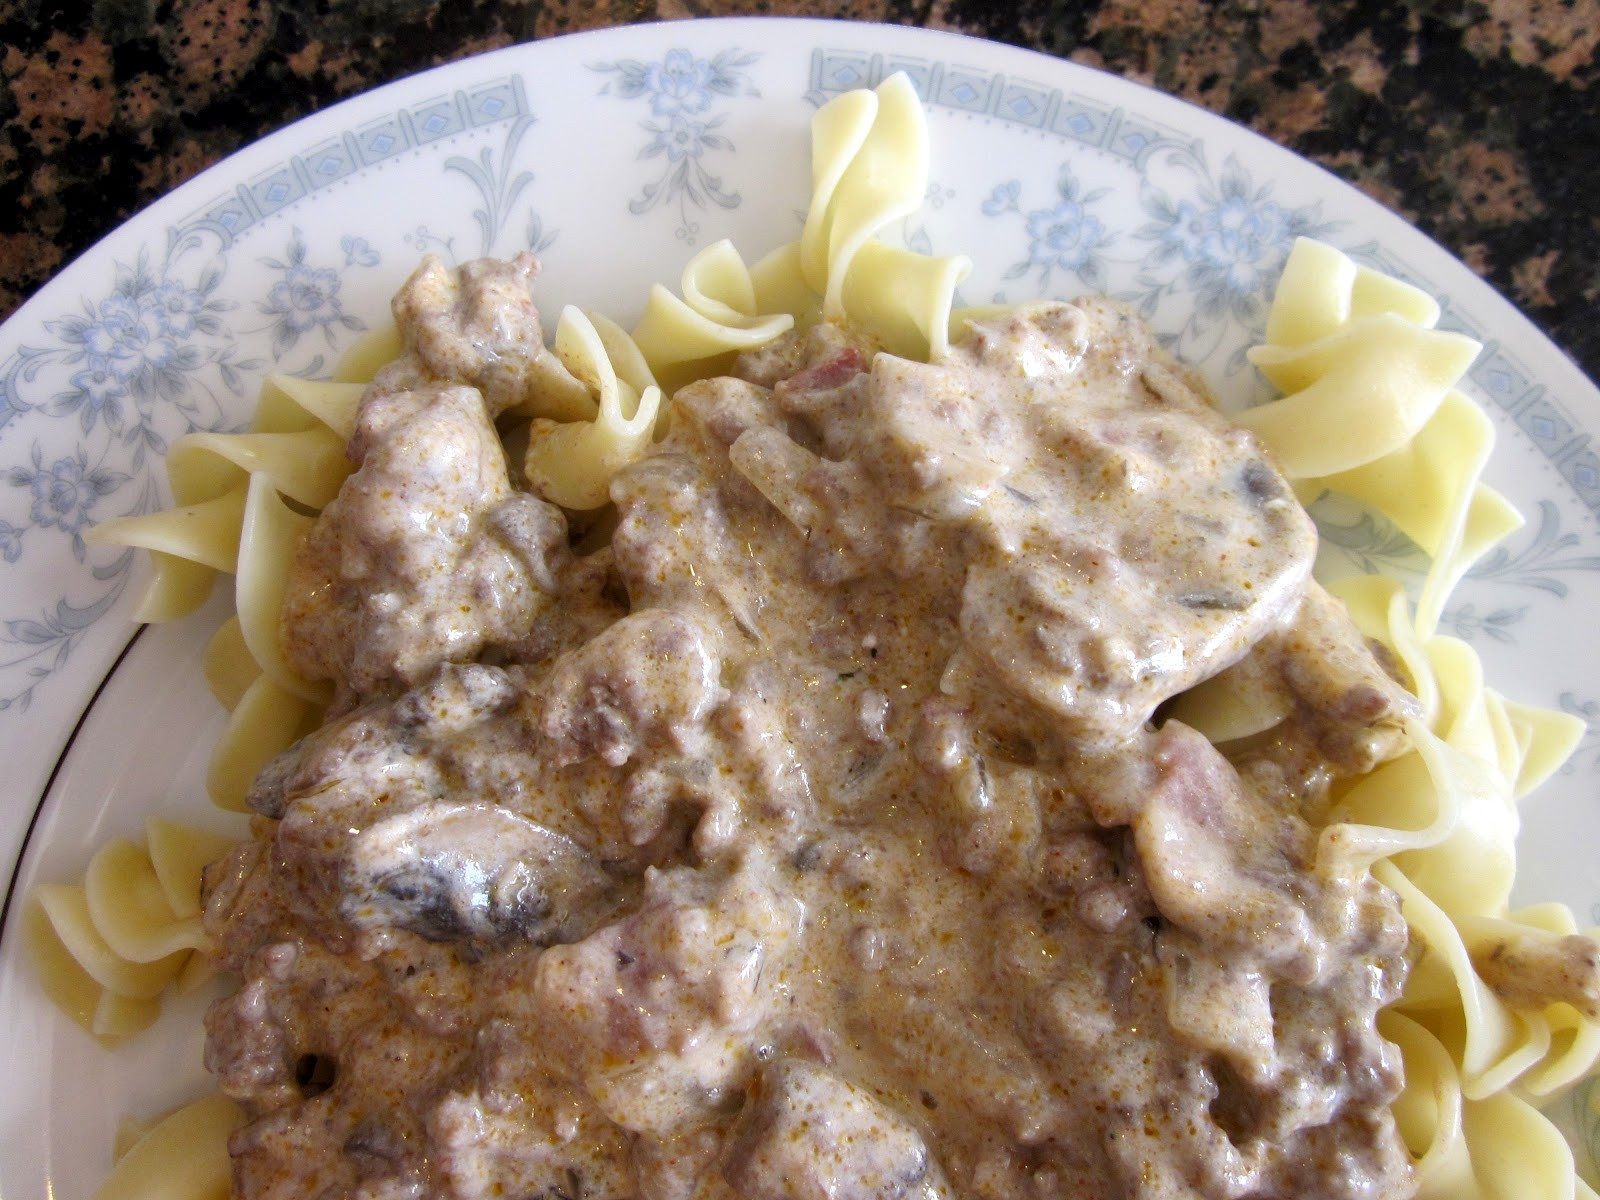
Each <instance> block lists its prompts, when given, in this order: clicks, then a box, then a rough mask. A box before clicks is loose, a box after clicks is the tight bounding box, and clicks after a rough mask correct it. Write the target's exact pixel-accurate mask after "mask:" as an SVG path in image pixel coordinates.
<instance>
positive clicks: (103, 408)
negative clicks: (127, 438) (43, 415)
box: [53, 358, 128, 433]
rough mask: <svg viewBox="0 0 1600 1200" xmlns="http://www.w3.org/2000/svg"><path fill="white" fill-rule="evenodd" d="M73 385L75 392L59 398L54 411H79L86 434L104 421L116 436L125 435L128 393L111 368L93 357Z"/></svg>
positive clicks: (79, 420) (76, 376)
mask: <svg viewBox="0 0 1600 1200" xmlns="http://www.w3.org/2000/svg"><path fill="white" fill-rule="evenodd" d="M71 382H72V388H73V390H72V391H70V392H68V393H66V394H65V395H63V396H59V397H57V399H56V401H55V404H54V406H53V410H54V411H55V412H59V413H63V414H64V413H70V412H76V413H77V414H78V422H79V424H80V425H82V427H83V431H84V432H85V433H88V432H89V431H90V430H91V429H93V428H94V424H95V422H96V421H98V420H100V419H102V418H104V420H105V423H106V427H107V428H108V429H110V430H111V431H112V432H113V433H121V432H122V413H123V406H122V402H123V401H124V400H125V399H127V395H128V392H127V389H126V388H125V387H124V386H123V384H122V381H121V380H120V379H118V378H117V376H116V374H115V373H114V372H112V370H111V368H110V366H109V365H108V364H106V363H105V362H104V361H102V360H100V359H98V358H90V359H89V362H88V365H87V366H85V367H84V369H83V370H81V371H79V372H77V373H76V374H75V375H73V376H72V381H71Z"/></svg>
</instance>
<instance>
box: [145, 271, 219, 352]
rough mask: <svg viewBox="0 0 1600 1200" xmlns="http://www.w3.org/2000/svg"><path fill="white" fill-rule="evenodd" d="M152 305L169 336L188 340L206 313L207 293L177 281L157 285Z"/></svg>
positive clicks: (152, 297)
mask: <svg viewBox="0 0 1600 1200" xmlns="http://www.w3.org/2000/svg"><path fill="white" fill-rule="evenodd" d="M150 303H151V304H152V306H153V307H154V308H155V309H156V310H157V311H158V312H159V313H160V315H161V321H162V326H163V328H164V330H165V331H166V333H167V335H168V336H169V337H174V338H186V337H188V336H189V335H190V334H192V333H193V332H194V331H195V329H196V328H197V327H198V326H199V324H200V322H201V321H202V320H203V319H204V318H203V314H204V313H205V312H206V297H205V293H204V292H201V291H200V290H199V289H197V288H192V287H187V286H185V285H184V284H182V283H180V282H178V281H177V280H175V279H169V280H166V281H165V282H163V283H161V284H159V285H157V287H156V289H155V291H154V293H153V294H152V295H151V298H150Z"/></svg>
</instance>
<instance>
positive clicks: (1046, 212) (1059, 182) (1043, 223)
mask: <svg viewBox="0 0 1600 1200" xmlns="http://www.w3.org/2000/svg"><path fill="white" fill-rule="evenodd" d="M1104 195H1105V192H1104V190H1098V191H1093V192H1089V193H1087V194H1086V193H1085V192H1084V191H1083V188H1082V186H1081V185H1080V184H1079V183H1078V180H1077V178H1076V177H1075V176H1074V175H1073V174H1072V170H1071V168H1070V167H1069V166H1068V165H1067V164H1065V163H1063V164H1062V166H1061V170H1060V172H1059V173H1058V175H1057V176H1056V203H1055V207H1053V208H1035V209H1032V210H1030V211H1029V212H1028V213H1027V215H1026V216H1024V217H1023V218H1022V223H1023V229H1024V232H1025V233H1026V234H1027V237H1028V257H1027V258H1025V259H1022V260H1021V261H1019V262H1016V263H1013V264H1012V265H1011V267H1010V268H1009V269H1008V270H1007V271H1006V273H1005V275H1004V278H1006V279H1020V278H1021V277H1022V276H1024V275H1026V274H1028V273H1029V272H1030V271H1036V272H1038V276H1039V279H1038V287H1039V290H1040V292H1041V294H1042V293H1043V292H1044V291H1045V289H1047V288H1048V287H1049V286H1050V277H1051V276H1052V275H1053V274H1054V273H1055V272H1056V271H1066V272H1068V273H1069V274H1072V275H1076V276H1077V277H1078V278H1079V279H1081V280H1083V281H1084V282H1085V283H1088V284H1089V285H1091V286H1093V287H1099V286H1102V284H1103V282H1104V279H1105V264H1104V262H1103V261H1102V258H1101V255H1100V250H1101V249H1102V248H1103V247H1105V246H1106V245H1108V244H1109V243H1110V241H1111V235H1110V233H1109V232H1108V231H1107V229H1106V226H1105V223H1104V222H1103V221H1101V220H1100V218H1099V217H1097V216H1095V215H1094V214H1093V213H1091V212H1090V211H1089V206H1090V205H1091V204H1093V203H1095V202H1096V201H1097V200H1099V199H1100V198H1101V197H1103V196H1104ZM983 212H984V213H985V215H987V216H991V217H1003V216H1008V215H1009V214H1011V213H1017V214H1018V215H1021V214H1022V185H1021V184H1020V183H1019V182H1017V181H1016V180H1014V179H1013V180H1009V181H1007V182H1005V183H1002V184H999V185H998V186H997V187H995V189H994V190H993V191H991V192H990V193H989V198H988V199H987V200H985V201H984V202H983Z"/></svg>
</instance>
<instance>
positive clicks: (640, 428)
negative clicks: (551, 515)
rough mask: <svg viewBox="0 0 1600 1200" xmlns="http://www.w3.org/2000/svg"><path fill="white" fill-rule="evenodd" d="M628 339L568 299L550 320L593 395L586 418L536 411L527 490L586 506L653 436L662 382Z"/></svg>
mask: <svg viewBox="0 0 1600 1200" xmlns="http://www.w3.org/2000/svg"><path fill="white" fill-rule="evenodd" d="M633 345H634V343H633V341H632V339H631V338H630V337H629V336H628V334H627V333H626V332H624V331H623V330H622V329H621V328H620V327H618V326H617V325H616V324H615V323H614V322H612V321H609V320H607V319H606V318H603V317H598V318H597V317H596V316H594V315H593V314H586V313H584V312H582V311H580V310H579V309H577V308H574V307H572V306H571V305H569V306H567V307H566V308H564V309H562V311H561V318H560V320H559V322H558V323H557V325H556V338H555V350H556V354H557V356H558V357H559V358H560V359H561V361H562V362H563V363H564V364H565V365H566V367H567V369H568V370H569V371H571V372H572V374H573V375H574V376H575V377H576V378H578V379H581V380H583V381H584V383H585V385H586V386H588V387H589V388H591V389H592V390H593V391H594V392H595V393H596V395H597V396H598V398H599V407H598V411H597V413H596V415H595V418H594V420H592V421H560V422H558V421H551V420H546V419H544V418H536V419H535V420H534V421H533V423H532V425H531V426H530V427H529V430H528V449H527V453H526V455H525V457H524V459H523V473H524V474H525V475H526V476H527V478H528V482H529V484H530V485H531V486H532V487H533V490H534V491H535V492H537V493H538V494H539V495H541V496H543V497H544V498H545V499H546V500H549V501H550V502H551V503H553V504H558V505H560V506H561V507H562V508H569V509H573V510H577V511H587V510H590V509H596V508H600V507H602V506H603V505H605V504H606V503H607V502H608V501H609V500H610V488H611V477H612V476H613V475H615V474H616V473H617V472H618V471H620V470H621V469H622V468H623V467H625V466H627V465H628V464H629V463H630V462H633V461H635V460H636V459H638V458H640V457H641V456H642V455H643V454H644V452H645V450H646V449H648V448H649V446H650V443H651V442H652V441H654V439H655V430H656V420H657V416H658V414H659V413H660V409H661V389H660V387H659V386H657V385H656V383H655V381H654V379H653V378H652V377H651V376H650V374H649V371H648V367H647V365H646V363H645V360H644V358H643V356H642V355H641V354H637V353H633V354H630V353H629V352H628V349H627V348H628V347H629V346H633Z"/></svg>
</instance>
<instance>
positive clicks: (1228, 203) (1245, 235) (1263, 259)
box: [1138, 159, 1318, 323]
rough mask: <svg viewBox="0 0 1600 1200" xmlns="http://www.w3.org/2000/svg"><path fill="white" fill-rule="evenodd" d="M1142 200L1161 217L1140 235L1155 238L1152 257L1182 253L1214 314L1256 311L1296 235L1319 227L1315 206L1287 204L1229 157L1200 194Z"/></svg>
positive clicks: (1241, 316)
mask: <svg viewBox="0 0 1600 1200" xmlns="http://www.w3.org/2000/svg"><path fill="white" fill-rule="evenodd" d="M1144 201H1145V206H1146V208H1147V209H1148V210H1149V211H1150V212H1151V214H1152V215H1153V216H1154V217H1155V218H1156V220H1155V221H1154V222H1152V223H1151V224H1149V225H1146V226H1145V227H1144V228H1143V229H1142V230H1140V231H1139V235H1138V236H1140V237H1142V238H1146V239H1148V240H1151V241H1154V242H1155V243H1156V248H1155V250H1154V251H1153V252H1152V255H1151V258H1150V261H1151V263H1152V264H1159V263H1162V262H1168V261H1171V260H1173V259H1181V260H1182V261H1183V263H1184V264H1185V268H1186V269H1185V274H1186V276H1187V278H1188V282H1189V283H1190V284H1191V285H1192V286H1193V287H1194V288H1195V289H1196V290H1197V291H1198V292H1200V293H1201V294H1202V297H1203V299H1202V304H1201V307H1202V308H1203V309H1204V310H1205V311H1206V312H1207V313H1208V314H1209V315H1210V316H1212V317H1216V316H1221V315H1222V314H1224V313H1227V314H1231V315H1232V316H1233V317H1234V318H1236V319H1237V320H1240V321H1244V322H1246V323H1248V322H1250V321H1251V320H1253V319H1254V318H1255V317H1256V316H1257V315H1258V310H1259V308H1260V307H1261V303H1262V301H1261V298H1262V297H1263V296H1265V295H1268V294H1270V292H1271V285H1272V282H1273V280H1275V279H1276V278H1277V276H1278V275H1279V273H1280V272H1281V271H1282V270H1283V264H1284V262H1285V261H1286V260H1287V258H1288V256H1289V248H1290V247H1291V246H1292V245H1293V244H1294V239H1295V238H1296V237H1299V236H1301V235H1303V234H1305V235H1314V234H1315V233H1316V232H1317V231H1318V225H1317V222H1316V219H1315V214H1314V212H1313V210H1310V209H1289V208H1285V207H1284V206H1283V205H1281V204H1279V203H1278V202H1277V201H1276V200H1274V199H1272V196H1271V186H1270V185H1268V186H1264V187H1261V188H1259V189H1257V188H1255V187H1253V185H1252V183H1251V180H1250V176H1249V175H1248V174H1247V173H1246V172H1245V171H1244V169H1243V168H1242V167H1240V166H1239V164H1238V163H1236V162H1235V161H1233V160H1232V159H1230V160H1229V161H1228V164H1227V166H1226V167H1225V169H1224V170H1223V172H1222V177H1221V179H1220V180H1218V182H1217V184H1216V186H1215V187H1204V188H1202V190H1201V192H1200V195H1199V196H1198V197H1197V198H1195V199H1192V200H1190V199H1185V200H1179V201H1177V202H1174V201H1172V200H1170V199H1168V198H1167V197H1166V196H1164V195H1161V194H1159V193H1157V192H1154V191H1153V190H1150V191H1147V192H1146V193H1145V197H1144Z"/></svg>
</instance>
